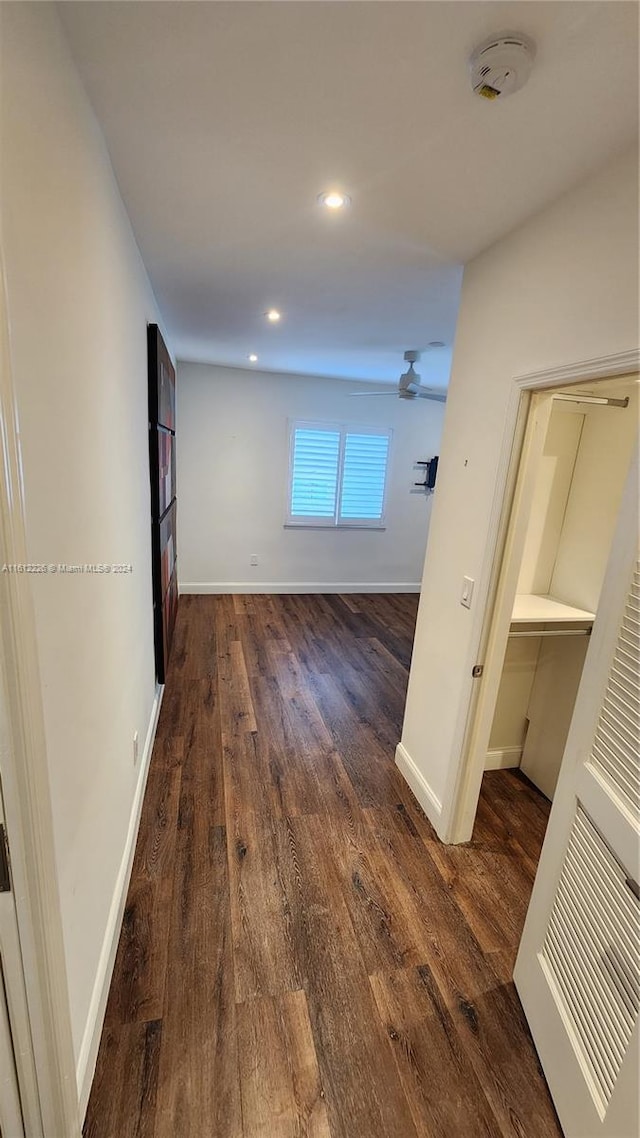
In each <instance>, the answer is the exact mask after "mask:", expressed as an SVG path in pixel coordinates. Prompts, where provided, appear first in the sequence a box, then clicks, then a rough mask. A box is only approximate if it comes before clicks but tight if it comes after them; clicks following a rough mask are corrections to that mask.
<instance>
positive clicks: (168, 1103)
mask: <svg viewBox="0 0 640 1138" xmlns="http://www.w3.org/2000/svg"><path fill="white" fill-rule="evenodd" d="M416 607H417V598H416V597H414V596H404V595H403V596H398V595H385V596H371V595H369V596H366V595H365V596H255V597H251V596H244V597H240V596H236V597H230V596H223V597H204V596H201V597H183V598H182V599H181V601H180V611H179V615H178V625H177V630H176V640H175V643H174V650H173V657H172V661H171V666H170V671H169V676H168V681H167V685H166V690H165V697H164V702H163V706H162V713H161V717H160V724H159V729H158V735H157V739H156V744H155V748H154V753H153V759H152V762H151V768H150V773H149V781H148V788H147V792H146V797H145V802H144V808H143V815H142V824H141V829H140V835H139V839H138V845H137V850H136V857H135V864H134V868H133V875H132V878H131V885H130V889H129V895H128V899H127V906H126V912H125V918H124V924H123V928H122V935H121V938H120V945H119V948H118V955H117V960H116V965H115V972H114V976H113V983H112V986H111V993H110V998H109V1004H108V1008H107V1015H106V1021H105V1026H104V1032H103V1036H102V1042H101V1046H100V1054H99V1057H98V1066H97V1071H96V1076H95V1080H94V1085H93V1091H92V1095H91V1101H90V1103H89V1110H88V1114H87V1120H86V1125H85V1135H86V1136H87V1138H476V1136H478V1138H489V1136H491V1138H494V1136H495V1138H503V1136H504V1138H507V1136H508V1138H547V1136H554V1138H557V1136H559V1135H560V1134H561V1132H560V1129H559V1126H558V1123H557V1120H556V1117H555V1114H554V1110H553V1106H552V1104H551V1100H550V1098H549V1094H548V1091H547V1088H546V1085H545V1082H544V1079H543V1078H542V1075H541V1072H540V1068H539V1065H538V1061H537V1058H536V1054H535V1051H534V1049H533V1045H532V1043H531V1039H530V1036H529V1033H528V1030H527V1026H526V1023H525V1020H524V1017H523V1014H522V1010H521V1008H520V1004H519V1002H518V998H517V996H516V993H515V990H514V988H513V985H512V983H511V973H512V967H513V961H514V957H515V952H516V947H517V943H518V939H519V936H520V930H521V926H522V922H523V919H524V914H525V910H526V907H527V903H528V898H529V893H530V890H531V886H532V882H533V876H534V873H535V867H536V861H537V858H538V854H539V850H540V846H541V843H542V838H543V835H544V830H545V826H546V820H547V813H548V806H547V803H546V801H545V800H544V799H543V798H542V797H541V796H540V795H539V794H538V793H537V792H536V791H535V790H533V788H531V787H530V786H529V785H528V784H527V783H526V782H525V781H524V780H522V779H519V778H517V777H516V776H515V775H513V774H512V773H510V772H508V771H496V772H493V773H491V774H489V775H487V776H486V777H485V784H484V788H483V793H482V798H481V803H480V810H479V814H478V820H477V825H476V831H475V834H474V840H473V842H471V843H469V844H468V845H466V846H458V847H446V846H442V845H441V844H440V843H439V842H438V840H437V838H436V836H435V834H434V831H433V830H432V828H431V826H430V825H429V823H428V821H427V819H426V818H425V816H424V814H423V813H422V811H421V810H420V808H419V807H418V805H417V803H416V801H415V799H414V798H413V796H412V795H411V793H410V791H409V790H408V788H407V786H406V784H405V783H404V781H403V779H402V778H401V776H400V774H399V772H398V771H397V768H396V767H395V765H394V749H395V745H396V743H397V741H398V739H399V737H400V729H401V723H402V714H403V706H404V697H405V687H406V682H407V669H408V666H409V659H410V654H411V644H412V638H413V630H414V623H415V614H416Z"/></svg>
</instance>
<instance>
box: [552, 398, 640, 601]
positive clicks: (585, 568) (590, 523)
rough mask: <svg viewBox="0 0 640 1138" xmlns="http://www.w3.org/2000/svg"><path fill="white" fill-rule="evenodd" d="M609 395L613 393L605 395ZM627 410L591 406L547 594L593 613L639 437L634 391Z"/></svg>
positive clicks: (586, 415)
mask: <svg viewBox="0 0 640 1138" xmlns="http://www.w3.org/2000/svg"><path fill="white" fill-rule="evenodd" d="M606 394H607V395H613V394H614V393H613V391H611V392H609V391H608V392H606ZM623 395H626V396H627V397H628V398H629V406H628V407H626V408H624V409H622V408H615V407H596V406H591V407H589V408H588V409H587V410H586V414H585V418H584V428H583V431H582V437H581V439H580V447H579V450H578V456H577V460H576V466H575V472H574V476H573V481H572V483H571V493H570V494H569V499H568V501H567V509H566V513H565V516H564V521H563V525H562V534H561V537H560V544H559V547H558V554H557V558H556V562H555V565H554V570H553V577H552V579H551V584H550V588H549V592H550V593H552V595H553V596H554V597H557V598H558V600H560V601H567V602H568V603H569V604H572V605H576V606H577V607H578V608H584V609H587V610H588V611H589V612H595V611H596V609H597V608H598V599H599V597H600V590H601V588H602V582H603V580H604V573H605V569H606V567H607V560H608V558H609V552H610V549H611V542H612V541H613V534H614V531H615V526H616V520H617V517H618V512H619V510H620V503H621V501H622V493H623V490H624V485H625V482H626V479H627V473H628V470H629V464H630V462H631V456H632V453H633V447H634V445H635V442H636V439H637V437H638V389H637V387H631V388H628V389H625V390H624V392H623Z"/></svg>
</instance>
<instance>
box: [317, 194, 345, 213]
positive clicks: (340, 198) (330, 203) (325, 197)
mask: <svg viewBox="0 0 640 1138" xmlns="http://www.w3.org/2000/svg"><path fill="white" fill-rule="evenodd" d="M318 201H319V202H320V205H324V206H326V207H327V209H344V207H345V206H347V205H349V204H350V203H351V198H350V197H349V195H348V194H343V193H341V192H340V191H339V190H326V191H325V193H323V194H318Z"/></svg>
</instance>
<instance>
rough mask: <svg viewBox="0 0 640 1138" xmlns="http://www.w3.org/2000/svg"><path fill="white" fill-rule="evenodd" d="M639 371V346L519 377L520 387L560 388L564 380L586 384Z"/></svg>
mask: <svg viewBox="0 0 640 1138" xmlns="http://www.w3.org/2000/svg"><path fill="white" fill-rule="evenodd" d="M638 370H640V348H632V349H631V351H629V352H616V353H615V354H614V355H612V356H595V357H594V358H593V359H590V360H583V361H582V362H581V363H573V364H561V365H560V366H559V367H552V368H546V369H545V370H543V371H530V372H527V373H526V374H525V375H520V376H516V379H515V382H516V383H517V385H518V387H521V388H523V389H525V390H529V391H531V390H532V388H535V389H537V390H543V389H544V388H546V387H561V386H562V385H563V384H564V383H567V384H569V383H584V382H585V380H589V379H610V378H611V377H612V376H616V375H630V374H632V373H633V372H636V371H638Z"/></svg>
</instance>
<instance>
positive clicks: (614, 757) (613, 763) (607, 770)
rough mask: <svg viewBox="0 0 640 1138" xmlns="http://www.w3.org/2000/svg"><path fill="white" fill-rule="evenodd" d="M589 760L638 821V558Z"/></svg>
mask: <svg viewBox="0 0 640 1138" xmlns="http://www.w3.org/2000/svg"><path fill="white" fill-rule="evenodd" d="M591 763H592V764H593V766H594V767H595V768H596V769H597V770H598V771H599V772H600V774H601V775H603V776H604V778H605V779H606V780H607V781H608V782H609V783H611V785H612V786H613V787H614V789H615V790H616V791H617V792H618V793H619V794H620V795H621V797H622V798H623V800H624V801H625V802H626V804H627V805H628V807H629V809H630V810H631V811H632V813H633V814H634V815H635V817H636V819H637V820H638V821H639V822H640V561H639V562H637V563H636V565H635V568H634V571H633V577H632V580H631V584H630V586H629V592H628V594H627V600H626V604H625V606H624V612H623V614H622V621H621V624H620V631H619V633H618V641H617V643H616V647H615V652H614V655H613V660H612V662H611V668H610V671H609V679H608V683H607V688H606V691H605V694H604V699H603V702H602V708H601V710H600V717H599V719H598V726H597V728H596V733H595V738H594V740H593V746H592V750H591Z"/></svg>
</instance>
